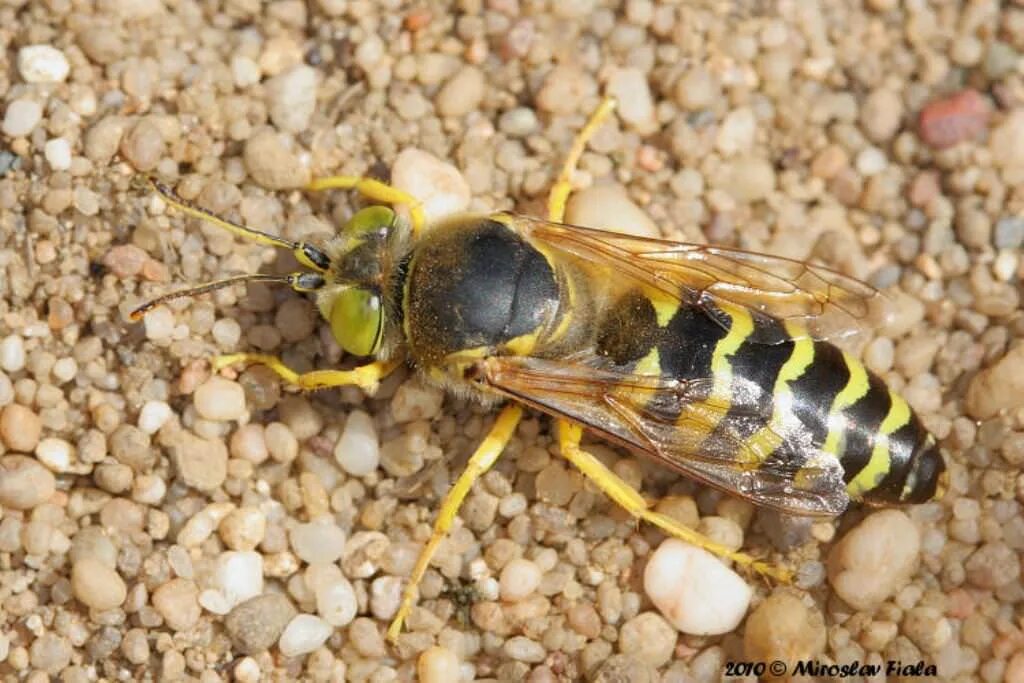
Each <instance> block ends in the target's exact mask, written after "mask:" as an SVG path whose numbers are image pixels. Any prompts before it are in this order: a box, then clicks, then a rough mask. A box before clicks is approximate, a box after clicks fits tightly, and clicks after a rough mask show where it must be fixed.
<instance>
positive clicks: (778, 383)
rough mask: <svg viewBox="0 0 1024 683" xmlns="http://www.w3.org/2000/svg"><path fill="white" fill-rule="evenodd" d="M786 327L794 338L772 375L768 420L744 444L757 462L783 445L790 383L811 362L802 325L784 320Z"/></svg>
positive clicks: (810, 344)
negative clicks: (791, 350)
mask: <svg viewBox="0 0 1024 683" xmlns="http://www.w3.org/2000/svg"><path fill="white" fill-rule="evenodd" d="M785 327H786V332H787V333H788V334H789V335H790V336H791V337H793V338H794V342H793V353H792V354H791V355H790V356H789V358H788V359H787V360H786V362H785V363H783V365H782V367H781V368H779V375H778V377H776V378H775V387H774V388H773V389H772V417H771V420H769V422H768V424H767V425H765V426H764V427H762V428H761V429H760V430H758V431H757V433H755V434H754V435H753V436H751V437H750V438H749V439H747V441H746V446H747V448H748V449H749V450H750V452H751V453H753V454H754V456H755V457H756V458H757V461H758V462H764V461H765V459H767V458H768V456H769V455H771V454H772V453H773V452H774V451H775V450H776V449H777V448H778V447H779V446H781V445H782V442H783V439H784V438H785V436H784V435H785V433H786V421H787V420H789V419H790V418H791V417H792V416H793V391H792V389H790V388H789V383H790V382H792V381H795V380H797V379H800V377H801V376H803V374H804V373H805V372H806V371H807V368H809V367H810V366H811V364H812V363H813V362H814V342H813V341H812V340H811V338H810V337H809V336H808V335H807V330H806V329H805V328H804V327H803V325H801V324H799V323H796V322H792V321H787V322H786V323H785Z"/></svg>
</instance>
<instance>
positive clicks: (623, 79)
mask: <svg viewBox="0 0 1024 683" xmlns="http://www.w3.org/2000/svg"><path fill="white" fill-rule="evenodd" d="M607 87H608V94H609V95H611V96H612V97H614V98H615V99H616V102H617V104H618V107H617V111H618V114H619V117H621V118H622V120H623V121H624V122H625V123H626V125H628V126H630V127H632V128H633V129H634V130H636V132H637V133H639V134H640V135H649V134H651V133H653V132H655V131H656V130H657V129H658V119H657V116H656V113H655V109H654V98H653V97H652V96H651V88H650V86H649V85H648V83H647V73H646V72H644V71H642V70H640V69H636V68H632V67H626V68H616V69H614V70H613V71H612V73H611V76H609V78H608V86H607ZM583 225H587V224H586V223H584V224H583Z"/></svg>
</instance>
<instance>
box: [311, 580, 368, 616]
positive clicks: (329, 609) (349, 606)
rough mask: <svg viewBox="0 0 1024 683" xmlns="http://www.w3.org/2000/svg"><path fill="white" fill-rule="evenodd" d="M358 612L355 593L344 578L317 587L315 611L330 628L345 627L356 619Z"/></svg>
mask: <svg viewBox="0 0 1024 683" xmlns="http://www.w3.org/2000/svg"><path fill="white" fill-rule="evenodd" d="M358 610H359V603H358V602H357V601H356V592H355V590H354V589H353V588H352V584H351V583H350V582H349V580H348V579H346V578H345V577H344V576H341V577H338V578H337V580H335V581H333V582H322V583H321V585H320V586H318V587H317V589H316V611H317V613H318V614H319V615H320V616H321V617H323V619H324V621H326V622H327V623H328V624H330V625H331V626H347V625H348V624H349V623H351V621H352V620H353V619H355V618H356V612H357V611H358Z"/></svg>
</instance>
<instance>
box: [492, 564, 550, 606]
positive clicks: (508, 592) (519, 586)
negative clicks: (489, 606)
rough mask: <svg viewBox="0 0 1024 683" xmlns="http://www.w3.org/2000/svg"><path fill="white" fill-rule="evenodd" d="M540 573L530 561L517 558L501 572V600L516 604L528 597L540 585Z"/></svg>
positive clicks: (538, 568)
mask: <svg viewBox="0 0 1024 683" xmlns="http://www.w3.org/2000/svg"><path fill="white" fill-rule="evenodd" d="M540 579H541V571H540V567H538V566H537V565H536V564H535V563H533V562H531V561H530V560H525V559H522V558H517V559H514V560H512V561H510V562H509V563H508V564H506V565H505V567H504V568H503V569H502V570H501V599H502V600H507V601H509V602H518V601H519V600H522V599H524V598H527V597H529V596H530V595H532V594H533V592H534V591H535V590H537V586H539V585H540Z"/></svg>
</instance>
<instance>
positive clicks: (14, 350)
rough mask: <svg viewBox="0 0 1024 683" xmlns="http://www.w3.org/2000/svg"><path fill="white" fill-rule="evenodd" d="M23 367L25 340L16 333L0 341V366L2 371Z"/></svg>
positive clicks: (16, 369)
mask: <svg viewBox="0 0 1024 683" xmlns="http://www.w3.org/2000/svg"><path fill="white" fill-rule="evenodd" d="M23 367H25V342H24V340H23V339H22V338H21V337H19V336H18V335H16V334H11V335H8V336H6V337H4V338H3V340H2V341H0V368H3V370H4V372H17V371H18V370H21V369H22V368H23Z"/></svg>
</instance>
